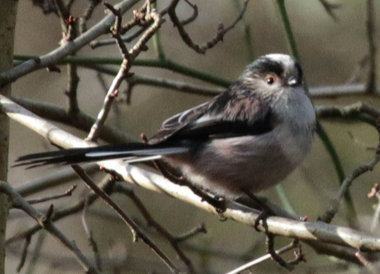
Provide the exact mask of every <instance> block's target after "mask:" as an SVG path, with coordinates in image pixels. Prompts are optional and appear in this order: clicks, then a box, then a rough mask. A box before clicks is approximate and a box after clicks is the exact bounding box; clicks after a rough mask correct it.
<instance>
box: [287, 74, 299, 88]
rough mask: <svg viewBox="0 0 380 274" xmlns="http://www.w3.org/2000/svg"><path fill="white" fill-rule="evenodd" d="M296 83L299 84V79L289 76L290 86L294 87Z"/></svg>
mask: <svg viewBox="0 0 380 274" xmlns="http://www.w3.org/2000/svg"><path fill="white" fill-rule="evenodd" d="M296 85H298V79H297V78H296V77H294V76H291V77H289V78H288V86H290V87H294V86H296Z"/></svg>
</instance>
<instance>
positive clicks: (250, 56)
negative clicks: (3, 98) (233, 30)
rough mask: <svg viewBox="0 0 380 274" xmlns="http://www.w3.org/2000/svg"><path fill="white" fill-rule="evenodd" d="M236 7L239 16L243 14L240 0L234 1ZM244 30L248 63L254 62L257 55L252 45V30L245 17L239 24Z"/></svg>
mask: <svg viewBox="0 0 380 274" xmlns="http://www.w3.org/2000/svg"><path fill="white" fill-rule="evenodd" d="M234 6H235V9H236V12H237V13H238V14H239V13H240V12H241V4H240V2H239V1H238V0H235V1H234ZM239 25H240V26H241V28H242V30H243V34H244V41H245V44H246V46H247V56H248V61H249V62H252V60H253V59H254V58H255V54H254V51H253V45H252V37H251V29H250V27H249V26H248V25H247V21H246V20H245V17H243V18H242V19H241V22H240V23H239Z"/></svg>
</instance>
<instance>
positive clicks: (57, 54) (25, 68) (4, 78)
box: [0, 0, 138, 86]
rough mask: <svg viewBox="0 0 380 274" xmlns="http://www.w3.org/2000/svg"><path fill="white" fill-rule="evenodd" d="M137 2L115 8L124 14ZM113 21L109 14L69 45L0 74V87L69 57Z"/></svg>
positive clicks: (126, 1) (121, 4)
mask: <svg viewBox="0 0 380 274" xmlns="http://www.w3.org/2000/svg"><path fill="white" fill-rule="evenodd" d="M137 2H138V0H123V1H122V2H120V4H118V6H117V8H119V9H120V12H121V13H124V12H126V11H127V10H129V9H130V8H131V7H132V6H133V5H134V4H135V3H137ZM114 21H115V16H114V15H113V14H109V15H107V16H106V17H104V18H103V19H102V20H101V21H100V22H99V23H97V24H96V25H95V26H93V27H92V28H90V29H89V30H88V31H86V32H85V33H83V34H82V35H81V36H79V37H78V38H76V39H75V40H73V41H70V42H69V43H67V44H65V45H63V46H61V47H59V48H57V49H54V50H53V51H51V52H49V53H48V54H45V55H43V56H41V57H38V58H36V59H31V60H28V61H26V62H23V63H22V64H20V65H18V66H16V67H14V68H12V69H10V70H8V71H5V72H2V73H0V86H4V85H6V84H8V83H10V82H13V81H15V80H16V79H17V78H19V77H21V76H24V75H26V74H28V73H30V72H32V71H35V70H37V69H41V68H45V67H48V66H51V65H54V64H55V63H56V62H57V61H58V60H59V59H61V58H63V57H65V56H67V55H69V54H70V53H72V52H75V51H77V50H79V49H80V48H82V47H83V46H85V45H87V44H88V43H90V42H91V41H92V40H94V39H95V38H96V37H98V36H100V35H102V34H105V33H107V32H108V31H109V29H110V27H111V26H112V24H113V23H114Z"/></svg>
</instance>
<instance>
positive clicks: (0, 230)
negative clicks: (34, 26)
mask: <svg viewBox="0 0 380 274" xmlns="http://www.w3.org/2000/svg"><path fill="white" fill-rule="evenodd" d="M16 5H17V1H14V0H4V1H3V2H2V3H1V5H0V71H5V70H7V69H10V68H12V62H13V47H14V31H15V26H16V12H17V6H16ZM0 94H2V95H6V96H8V95H10V94H11V86H10V85H6V86H4V87H3V88H0ZM0 129H1V130H0V180H3V181H7V177H8V149H9V119H8V117H7V116H6V115H5V114H2V113H0ZM8 209H9V202H8V197H7V196H6V195H5V194H0V273H1V274H2V273H5V248H4V247H5V244H4V241H5V230H6V224H7V218H8Z"/></svg>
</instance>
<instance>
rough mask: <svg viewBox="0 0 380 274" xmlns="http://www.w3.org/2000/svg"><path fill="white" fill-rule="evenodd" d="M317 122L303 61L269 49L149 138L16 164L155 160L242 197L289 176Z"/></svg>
mask: <svg viewBox="0 0 380 274" xmlns="http://www.w3.org/2000/svg"><path fill="white" fill-rule="evenodd" d="M315 126H316V116H315V111H314V106H313V104H312V102H311V100H310V97H309V96H308V93H307V91H306V89H305V86H304V80H303V72H302V68H301V66H300V64H299V62H298V61H297V60H296V59H295V58H294V57H292V56H289V55H287V54H280V53H275V54H267V55H263V56H260V57H258V58H257V59H256V60H255V61H253V62H252V63H251V64H249V65H248V66H247V67H246V69H245V70H244V71H243V73H242V74H241V76H240V77H239V78H238V79H237V80H236V81H235V82H233V83H232V84H231V85H230V86H229V87H228V88H227V89H226V90H225V91H223V92H222V93H220V94H219V95H217V96H216V97H214V98H213V99H211V100H210V101H207V102H205V103H203V104H200V105H198V106H195V107H193V108H190V109H188V110H186V111H184V112H181V113H178V114H176V115H174V116H172V117H170V118H169V119H167V120H165V121H164V122H163V123H162V126H161V128H160V129H159V130H158V132H157V133H156V134H155V135H154V136H153V137H151V138H150V139H149V140H148V141H147V142H145V143H125V144H110V145H103V146H98V147H87V148H73V149H67V150H59V151H51V152H42V153H35V154H29V155H24V156H21V157H19V158H18V159H17V160H16V162H17V164H16V165H21V166H22V165H26V166H29V167H36V166H40V165H47V164H59V163H63V164H79V163H83V162H90V161H101V160H108V159H116V158H123V159H124V160H125V161H126V162H127V163H135V162H144V161H153V160H155V161H161V162H163V163H165V164H166V165H167V166H169V167H170V169H172V170H175V171H177V172H178V173H179V174H181V175H182V176H183V177H184V178H185V179H186V180H187V181H189V182H190V183H191V185H192V186H194V187H197V188H199V189H202V190H203V191H205V192H209V193H212V194H214V195H217V196H218V197H224V198H226V199H235V198H237V197H239V196H240V195H242V192H243V191H249V192H251V193H257V192H260V191H262V190H264V189H267V188H269V187H272V186H274V185H275V184H277V183H280V182H281V181H283V180H284V179H285V178H286V177H287V176H288V175H289V174H290V173H291V172H292V171H293V170H294V169H295V168H296V167H297V166H299V165H300V164H301V163H302V161H303V160H304V158H305V156H306V155H307V154H308V153H309V151H310V150H311V146H312V140H313V136H314V132H315Z"/></svg>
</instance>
